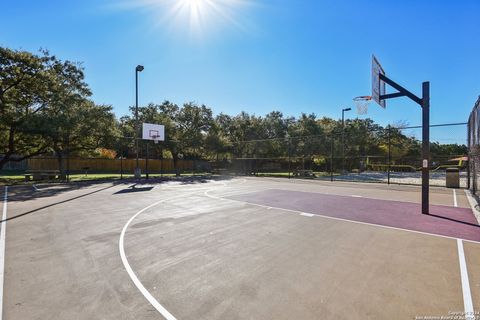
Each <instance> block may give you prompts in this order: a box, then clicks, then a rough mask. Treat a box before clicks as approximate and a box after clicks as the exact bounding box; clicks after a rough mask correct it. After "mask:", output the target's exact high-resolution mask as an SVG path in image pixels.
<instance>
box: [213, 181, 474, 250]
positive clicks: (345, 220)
mask: <svg viewBox="0 0 480 320" xmlns="http://www.w3.org/2000/svg"><path fill="white" fill-rule="evenodd" d="M209 191H210V190H207V191H205V192H204V194H205V196H207V197H209V198H212V199H217V200H222V201H232V202H239V203H243V204H249V205H252V206H257V207H261V208H266V209H268V208H270V209H276V210H279V211H286V212H292V213H297V214H302V213H306V214H313V215H314V216H315V217H319V218H324V219H330V220H336V221H343V222H349V223H355V224H361V225H365V226H371V227H377V228H384V229H390V230H399V231H406V232H410V233H416V234H422V235H426V236H431V237H437V238H444V239H452V240H458V238H455V237H450V236H444V235H441V234H434V233H428V232H423V231H416V230H409V229H404V228H397V227H390V226H384V225H381V224H375V223H369V222H362V221H355V220H349V219H344V218H338V217H331V216H326V215H323V214H317V213H311V212H304V211H300V210H293V209H286V208H280V207H270V206H265V205H262V204H257V203H252V202H247V201H241V200H233V199H228V198H222V197H218V196H214V195H211V194H209ZM270 209H269V210H270ZM462 240H463V241H466V242H470V243H477V244H480V242H479V241H475V240H466V239H462Z"/></svg>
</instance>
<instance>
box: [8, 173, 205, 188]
mask: <svg viewBox="0 0 480 320" xmlns="http://www.w3.org/2000/svg"><path fill="white" fill-rule="evenodd" d="M193 175H195V176H208V175H210V173H205V172H202V173H196V172H195V173H192V172H191V171H190V172H183V173H181V174H180V177H191V176H193ZM133 177H134V176H133V174H123V179H133ZM145 177H146V176H145V174H142V178H143V179H144V178H145ZM160 177H164V178H170V179H171V178H175V177H176V175H175V173H165V174H159V173H151V174H149V178H160ZM121 178H122V175H120V173H88V174H84V173H76V174H71V175H70V181H71V182H78V181H95V180H120V179H121ZM38 182H47V181H46V180H42V181H28V182H26V181H25V175H24V173H23V172H18V171H4V172H0V185H12V184H23V183H25V184H29V183H38ZM50 182H61V181H59V180H55V181H50Z"/></svg>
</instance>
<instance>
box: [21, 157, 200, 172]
mask: <svg viewBox="0 0 480 320" xmlns="http://www.w3.org/2000/svg"><path fill="white" fill-rule="evenodd" d="M63 165H64V168H65V169H67V159H65V160H64V163H63ZM139 165H140V168H142V171H143V172H145V171H146V165H147V161H146V160H145V159H139ZM135 166H136V159H123V160H122V159H96V158H87V159H82V158H72V159H69V160H68V168H69V170H70V171H84V170H85V168H88V170H89V171H99V172H101V171H104V172H112V171H114V172H119V171H121V170H122V168H123V171H124V172H133V169H134V168H135ZM58 167H59V166H58V159H57V158H33V159H29V160H28V162H27V168H28V170H58ZM177 167H178V168H177V169H179V170H180V171H193V170H195V171H210V164H209V162H208V161H205V160H178V161H177ZM148 171H149V172H173V171H175V167H174V162H173V160H172V159H164V160H159V159H148Z"/></svg>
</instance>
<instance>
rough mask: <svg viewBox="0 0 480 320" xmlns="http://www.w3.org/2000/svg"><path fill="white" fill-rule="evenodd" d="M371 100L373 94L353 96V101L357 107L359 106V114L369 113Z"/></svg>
mask: <svg viewBox="0 0 480 320" xmlns="http://www.w3.org/2000/svg"><path fill="white" fill-rule="evenodd" d="M370 101H372V97H371V96H358V97H355V98H353V103H355V107H356V108H357V114H359V115H363V114H367V113H368V105H369V104H370Z"/></svg>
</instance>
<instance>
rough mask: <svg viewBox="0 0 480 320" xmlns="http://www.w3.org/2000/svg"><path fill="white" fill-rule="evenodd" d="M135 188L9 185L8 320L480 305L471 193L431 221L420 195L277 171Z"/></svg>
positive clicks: (341, 314)
mask: <svg viewBox="0 0 480 320" xmlns="http://www.w3.org/2000/svg"><path fill="white" fill-rule="evenodd" d="M129 186H130V185H128V184H111V183H102V184H75V185H70V186H62V185H55V186H48V185H39V186H37V187H35V188H34V187H31V186H17V187H15V186H14V187H9V189H8V193H7V196H8V197H7V205H6V206H4V208H6V209H7V210H6V212H5V211H4V214H6V223H5V222H3V223H2V226H3V227H5V228H6V232H4V233H3V235H4V236H5V235H6V237H5V242H4V244H5V255H3V256H1V259H0V260H2V261H0V263H4V268H5V274H4V290H3V299H2V300H3V319H170V320H172V319H178V320H181V319H275V320H276V319H415V317H417V319H421V318H422V317H427V316H428V317H435V316H437V317H440V316H448V315H461V314H463V312H465V310H467V311H469V310H480V244H479V242H478V241H477V240H476V237H478V235H479V234H480V229H477V228H478V224H477V223H476V220H475V219H474V217H473V214H472V212H471V210H470V209H469V202H468V200H467V197H466V196H465V192H464V191H463V190H460V189H457V190H455V191H453V190H452V189H445V188H432V189H431V197H430V199H431V204H432V211H434V213H435V214H436V216H421V215H420V212H419V204H418V203H419V199H420V193H419V192H420V188H419V187H414V186H396V185H390V186H387V185H384V184H362V183H341V182H336V183H333V184H332V183H330V182H319V181H308V180H287V179H267V178H263V179H262V178H260V179H257V178H247V179H241V178H236V179H229V180H218V181H203V183H178V182H170V183H152V184H151V185H139V186H137V188H135V189H132V188H129ZM419 226H420V227H419ZM477 230H478V231H477ZM2 231H3V229H2ZM2 238H3V237H2ZM0 240H1V239H0ZM0 248H1V243H0ZM470 303H471V305H470Z"/></svg>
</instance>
